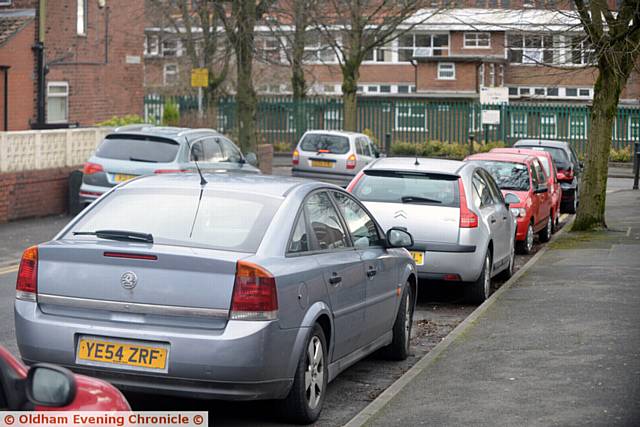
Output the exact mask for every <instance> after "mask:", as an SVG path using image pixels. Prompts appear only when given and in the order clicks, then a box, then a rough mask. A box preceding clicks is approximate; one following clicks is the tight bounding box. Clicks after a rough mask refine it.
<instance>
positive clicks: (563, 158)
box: [519, 145, 571, 169]
mask: <svg viewBox="0 0 640 427" xmlns="http://www.w3.org/2000/svg"><path fill="white" fill-rule="evenodd" d="M519 147H522V148H525V147H526V148H528V149H531V150H538V151H546V152H547V153H549V154H551V158H553V161H554V162H555V164H556V166H557V168H558V169H568V168H569V167H571V160H569V157H568V156H567V153H566V152H565V151H564V150H563V149H562V148H556V147H545V146H542V145H532V146H519Z"/></svg>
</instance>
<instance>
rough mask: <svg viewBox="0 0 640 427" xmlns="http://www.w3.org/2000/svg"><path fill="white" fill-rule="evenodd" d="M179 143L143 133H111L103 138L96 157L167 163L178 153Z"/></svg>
mask: <svg viewBox="0 0 640 427" xmlns="http://www.w3.org/2000/svg"><path fill="white" fill-rule="evenodd" d="M179 149H180V144H178V143H177V142H176V141H173V140H171V139H166V138H158V137H152V136H143V135H122V136H120V135H111V136H109V137H107V139H105V140H104V141H103V142H102V144H100V147H98V150H97V151H96V157H101V158H103V159H115V160H128V161H132V162H146V163H169V162H173V161H174V160H175V158H176V156H177V155H178V150H179Z"/></svg>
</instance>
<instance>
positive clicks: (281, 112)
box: [145, 96, 640, 153]
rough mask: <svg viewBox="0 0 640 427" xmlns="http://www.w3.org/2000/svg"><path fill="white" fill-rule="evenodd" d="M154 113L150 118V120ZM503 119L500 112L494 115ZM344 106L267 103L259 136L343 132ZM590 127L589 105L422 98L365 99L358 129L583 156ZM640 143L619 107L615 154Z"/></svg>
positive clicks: (150, 102) (228, 118)
mask: <svg viewBox="0 0 640 427" xmlns="http://www.w3.org/2000/svg"><path fill="white" fill-rule="evenodd" d="M164 101H165V100H164V98H162V97H159V96H156V97H153V98H152V97H147V98H145V118H146V119H147V120H148V121H150V122H152V123H159V122H160V120H161V117H162V107H163V105H164ZM173 101H174V102H176V103H177V104H178V105H179V107H180V111H181V112H184V111H188V110H192V109H195V108H197V102H196V100H195V98H194V97H175V98H173ZM483 110H484V111H486V110H497V111H499V113H497V114H499V117H500V122H499V124H495V125H484V126H483V125H482V116H483ZM147 113H148V114H147ZM485 114H486V113H485ZM494 114H496V113H494ZM217 118H218V119H217V124H216V126H217V128H218V130H220V131H221V132H225V133H229V132H232V131H233V129H234V127H235V125H236V102H235V100H234V99H233V98H225V99H221V100H220V101H219V102H218V108H217ZM343 122H344V117H343V109H342V100H341V99H338V98H315V97H314V98H308V99H305V100H304V101H301V102H294V101H293V100H292V99H291V98H260V100H259V102H258V113H257V129H258V134H259V137H260V139H261V140H262V142H265V143H270V144H274V143H281V144H287V145H289V146H293V145H295V143H297V141H298V140H299V139H300V137H301V136H302V134H303V133H304V132H305V131H307V130H309V129H327V130H330V129H335V130H338V129H342V128H343ZM590 128H591V124H590V115H589V107H588V106H585V105H541V104H533V103H527V104H525V103H521V104H508V105H507V104H504V105H480V104H479V103H477V102H466V101H455V102H443V101H429V100H418V99H401V98H388V99H367V98H360V99H358V107H357V129H358V131H360V132H366V133H368V134H369V135H371V136H373V137H374V139H375V140H376V142H377V143H378V144H379V145H382V144H383V141H384V140H385V138H387V137H390V138H391V141H392V142H394V143H395V142H410V143H422V142H425V141H433V140H435V141H442V142H448V143H456V144H463V143H467V142H468V140H469V137H470V136H472V137H473V138H475V140H476V141H479V142H483V141H487V142H493V141H500V142H503V143H505V144H512V143H513V142H515V141H516V140H518V139H525V138H535V139H538V138H541V139H545V138H546V139H557V140H563V141H568V142H570V143H571V144H572V145H573V146H574V147H575V148H576V150H577V151H578V152H580V153H584V150H585V146H586V143H587V138H588V135H589V131H590ZM634 142H640V108H638V107H620V108H619V109H618V115H617V118H616V121H615V126H614V130H613V148H616V149H620V148H625V147H630V146H632V144H633V143H634Z"/></svg>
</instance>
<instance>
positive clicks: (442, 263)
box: [409, 243, 484, 282]
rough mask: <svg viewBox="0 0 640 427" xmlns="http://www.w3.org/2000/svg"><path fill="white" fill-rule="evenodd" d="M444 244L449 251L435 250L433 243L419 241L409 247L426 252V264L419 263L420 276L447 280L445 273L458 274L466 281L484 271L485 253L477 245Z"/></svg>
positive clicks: (474, 278) (473, 278) (471, 279)
mask: <svg viewBox="0 0 640 427" xmlns="http://www.w3.org/2000/svg"><path fill="white" fill-rule="evenodd" d="M444 246H449V247H447V248H445V247H442V248H440V249H447V251H441V250H440V251H439V250H433V249H435V248H434V247H433V245H428V244H427V245H424V244H419V243H418V244H416V245H414V246H413V247H412V248H410V249H409V251H419V252H424V265H417V268H418V277H419V278H420V279H427V280H445V275H450V274H457V275H458V276H460V280H461V281H464V282H469V281H473V280H476V279H477V278H478V276H479V275H480V272H481V271H482V264H483V261H484V253H480V252H479V251H478V250H477V248H476V246H471V245H444ZM436 248H437V246H436ZM425 249H426V250H425ZM430 249H431V250H430ZM471 249H472V251H471Z"/></svg>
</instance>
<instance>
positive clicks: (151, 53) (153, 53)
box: [144, 33, 160, 56]
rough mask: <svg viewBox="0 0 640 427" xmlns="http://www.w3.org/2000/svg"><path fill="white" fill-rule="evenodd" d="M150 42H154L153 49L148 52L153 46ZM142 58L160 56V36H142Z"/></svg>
mask: <svg viewBox="0 0 640 427" xmlns="http://www.w3.org/2000/svg"><path fill="white" fill-rule="evenodd" d="M150 40H155V49H153V50H149V47H150V46H152V45H153V44H152V43H150ZM144 56H160V36H159V35H158V34H148V33H147V34H145V35H144Z"/></svg>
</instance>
